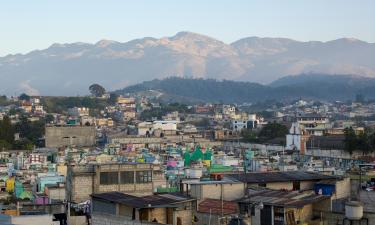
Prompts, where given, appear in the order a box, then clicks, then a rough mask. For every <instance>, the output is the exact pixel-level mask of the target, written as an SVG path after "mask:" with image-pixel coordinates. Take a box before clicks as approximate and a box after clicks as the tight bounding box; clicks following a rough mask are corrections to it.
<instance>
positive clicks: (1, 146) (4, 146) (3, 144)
mask: <svg viewBox="0 0 375 225" xmlns="http://www.w3.org/2000/svg"><path fill="white" fill-rule="evenodd" d="M11 148H12V145H11V144H9V143H8V142H7V141H5V140H0V150H8V149H11Z"/></svg>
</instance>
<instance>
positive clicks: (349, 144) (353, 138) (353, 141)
mask: <svg viewBox="0 0 375 225" xmlns="http://www.w3.org/2000/svg"><path fill="white" fill-rule="evenodd" d="M344 135H345V139H344V149H345V151H347V152H349V153H350V154H352V153H353V152H354V150H356V145H357V135H356V134H355V131H354V129H353V128H352V127H350V128H345V130H344Z"/></svg>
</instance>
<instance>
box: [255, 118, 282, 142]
mask: <svg viewBox="0 0 375 225" xmlns="http://www.w3.org/2000/svg"><path fill="white" fill-rule="evenodd" d="M288 132H289V131H288V128H287V127H286V126H285V125H283V124H279V123H276V122H273V123H268V124H267V125H266V126H264V127H263V128H262V130H261V131H260V132H259V138H261V139H266V140H271V139H274V138H278V137H285V136H286V135H287V134H288Z"/></svg>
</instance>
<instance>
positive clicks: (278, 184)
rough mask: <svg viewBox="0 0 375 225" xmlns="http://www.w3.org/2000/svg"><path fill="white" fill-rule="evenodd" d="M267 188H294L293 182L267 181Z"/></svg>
mask: <svg viewBox="0 0 375 225" xmlns="http://www.w3.org/2000/svg"><path fill="white" fill-rule="evenodd" d="M266 187H267V188H269V189H272V190H281V189H285V190H293V182H273V183H267V186H266Z"/></svg>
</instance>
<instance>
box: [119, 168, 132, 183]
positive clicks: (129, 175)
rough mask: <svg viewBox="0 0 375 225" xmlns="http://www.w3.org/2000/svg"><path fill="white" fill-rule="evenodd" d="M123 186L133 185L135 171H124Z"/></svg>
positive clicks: (121, 180) (122, 174) (121, 177)
mask: <svg viewBox="0 0 375 225" xmlns="http://www.w3.org/2000/svg"><path fill="white" fill-rule="evenodd" d="M120 183H121V184H133V183H134V172H133V171H122V172H121V173H120Z"/></svg>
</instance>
